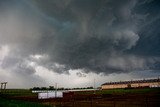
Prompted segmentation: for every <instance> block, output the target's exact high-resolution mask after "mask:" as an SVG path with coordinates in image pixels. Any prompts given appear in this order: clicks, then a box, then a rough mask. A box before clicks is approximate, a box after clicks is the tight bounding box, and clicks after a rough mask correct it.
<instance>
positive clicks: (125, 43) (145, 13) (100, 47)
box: [0, 0, 160, 88]
mask: <svg viewBox="0 0 160 107" xmlns="http://www.w3.org/2000/svg"><path fill="white" fill-rule="evenodd" d="M159 28H160V2H159V0H0V82H4V81H7V82H8V88H31V87H35V86H39V87H42V86H46V87H48V86H50V85H55V83H58V86H59V87H88V86H93V85H94V79H95V80H96V87H98V86H100V85H101V84H103V83H105V82H110V81H120V80H121V81H123V80H131V79H143V78H157V77H159V76H160V29H159Z"/></svg>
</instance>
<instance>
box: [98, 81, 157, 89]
mask: <svg viewBox="0 0 160 107" xmlns="http://www.w3.org/2000/svg"><path fill="white" fill-rule="evenodd" d="M146 86H148V87H160V82H152V83H132V84H131V87H146ZM127 87H128V84H109V85H102V86H101V88H102V89H114V88H127Z"/></svg>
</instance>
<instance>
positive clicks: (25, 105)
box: [0, 98, 50, 107]
mask: <svg viewBox="0 0 160 107" xmlns="http://www.w3.org/2000/svg"><path fill="white" fill-rule="evenodd" d="M0 107H50V106H47V105H42V104H39V103H35V102H27V101H17V100H9V99H4V98H0Z"/></svg>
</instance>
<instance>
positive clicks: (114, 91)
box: [76, 88, 160, 95]
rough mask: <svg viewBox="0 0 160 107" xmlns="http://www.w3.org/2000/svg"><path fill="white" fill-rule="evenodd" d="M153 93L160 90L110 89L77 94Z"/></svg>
mask: <svg viewBox="0 0 160 107" xmlns="http://www.w3.org/2000/svg"><path fill="white" fill-rule="evenodd" d="M151 92H160V88H140V89H109V90H96V91H95V92H94V91H86V92H83V91H79V92H76V93H77V94H93V93H95V94H113V95H114V94H145V93H151Z"/></svg>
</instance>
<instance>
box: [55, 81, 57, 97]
mask: <svg viewBox="0 0 160 107" xmlns="http://www.w3.org/2000/svg"><path fill="white" fill-rule="evenodd" d="M55 88H56V90H55V98H56V97H57V83H56V84H55Z"/></svg>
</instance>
